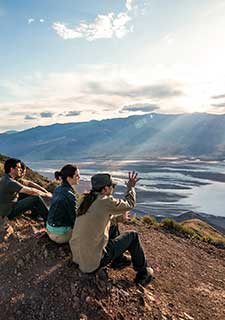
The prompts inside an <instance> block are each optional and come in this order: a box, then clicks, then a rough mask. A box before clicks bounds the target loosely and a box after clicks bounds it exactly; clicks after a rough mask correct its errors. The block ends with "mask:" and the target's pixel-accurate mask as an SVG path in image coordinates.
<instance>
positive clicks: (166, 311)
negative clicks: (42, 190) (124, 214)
mask: <svg viewBox="0 0 225 320" xmlns="http://www.w3.org/2000/svg"><path fill="white" fill-rule="evenodd" d="M35 229H40V224H37V223H35V222H32V221H30V220H29V219H20V220H17V221H14V222H10V225H8V226H7V232H5V231H1V242H0V319H2V320H5V319H7V320H34V319H35V320H41V319H42V320H45V319H48V320H62V319H65V320H76V319H83V320H84V319H95V320H96V319H97V320H98V319H104V320H108V319H119V320H122V319H126V320H127V319H139V320H141V319H142V320H143V319H148V320H151V319H152V320H153V319H154V320H166V319H167V320H169V319H170V320H177V319H179V320H182V319H186V320H191V319H202V320H208V319H210V320H223V319H225V277H224V275H225V250H222V249H218V248H216V247H213V246H211V245H208V244H206V243H202V242H199V241H193V240H191V239H185V238H180V237H177V236H175V235H173V234H170V233H164V232H162V231H160V230H156V229H153V228H150V227H148V226H145V225H144V224H143V223H138V224H137V223H136V224H135V225H134V224H132V225H122V226H121V230H124V229H136V230H137V231H138V232H139V234H140V237H141V240H142V244H143V247H144V249H145V253H146V257H147V259H148V262H149V265H151V266H152V267H153V268H154V270H155V277H154V279H153V281H152V282H151V283H150V284H149V285H148V286H147V287H146V288H143V287H141V286H139V287H137V286H135V285H134V283H133V279H134V276H135V272H134V271H133V269H132V268H126V269H123V270H120V271H118V270H117V271H115V270H111V269H104V270H100V271H98V272H97V273H95V274H91V275H85V274H82V273H81V272H80V271H79V270H78V268H76V266H75V265H74V264H73V263H72V262H71V254H70V250H69V246H68V245H61V246H58V245H56V244H54V243H53V242H51V241H50V240H49V239H48V237H47V235H44V236H43V237H41V238H36V237H35V233H34V232H35Z"/></svg>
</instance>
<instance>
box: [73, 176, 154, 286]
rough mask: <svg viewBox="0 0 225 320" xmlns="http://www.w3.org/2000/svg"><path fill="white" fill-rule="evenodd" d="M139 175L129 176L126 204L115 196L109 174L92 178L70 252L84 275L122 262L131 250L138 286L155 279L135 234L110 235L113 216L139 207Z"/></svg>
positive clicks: (79, 215)
mask: <svg viewBox="0 0 225 320" xmlns="http://www.w3.org/2000/svg"><path fill="white" fill-rule="evenodd" d="M137 181H138V178H137V173H135V172H132V173H129V180H128V182H127V192H126V194H125V198H124V200H122V199H115V198H114V197H113V196H112V193H113V187H114V183H113V181H112V177H111V175H109V174H107V173H102V174H96V175H94V176H93V177H92V178H91V184H92V189H91V191H90V192H89V193H87V194H85V195H84V198H83V201H82V202H81V205H80V207H79V209H78V211H77V218H76V222H75V225H74V228H73V233H72V238H71V240H70V248H71V251H72V255H73V261H74V262H75V263H77V264H78V265H79V268H80V270H81V271H82V272H85V273H90V272H94V271H96V270H97V269H98V268H100V267H104V266H106V265H108V264H110V263H112V262H113V261H115V260H117V259H118V258H120V257H121V256H122V255H123V253H124V252H125V251H126V250H128V251H129V253H130V255H131V260H132V263H133V267H134V269H135V271H136V272H137V274H136V278H135V282H136V283H139V284H142V285H145V284H147V283H148V282H149V281H150V280H151V278H152V275H153V270H152V269H151V268H147V263H146V260H145V256H144V252H143V249H142V247H141V244H140V242H139V238H138V234H137V232H136V231H127V232H124V233H123V234H120V235H118V236H115V237H112V233H111V232H110V226H111V219H112V217H113V216H120V215H125V214H126V212H127V211H128V210H130V209H132V208H133V207H134V206H135V204H136V193H135V189H134V187H135V185H136V183H137Z"/></svg>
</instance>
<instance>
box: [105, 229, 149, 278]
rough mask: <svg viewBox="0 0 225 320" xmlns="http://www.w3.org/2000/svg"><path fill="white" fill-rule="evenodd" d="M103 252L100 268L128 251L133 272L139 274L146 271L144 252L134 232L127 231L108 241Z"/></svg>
mask: <svg viewBox="0 0 225 320" xmlns="http://www.w3.org/2000/svg"><path fill="white" fill-rule="evenodd" d="M105 250H106V253H105V254H104V256H103V258H102V261H101V266H105V265H107V264H109V263H110V262H111V261H113V260H115V259H117V258H118V257H119V256H121V255H122V254H123V253H124V252H125V251H126V250H128V251H129V252H130V254H131V259H132V263H133V267H134V270H135V271H137V272H139V271H142V270H144V269H146V260H145V256H144V252H143V249H142V247H141V245H140V242H139V238H138V233H137V232H136V231H127V232H124V233H123V234H121V235H119V236H118V237H116V238H115V239H111V240H109V243H108V244H107V246H106V248H105Z"/></svg>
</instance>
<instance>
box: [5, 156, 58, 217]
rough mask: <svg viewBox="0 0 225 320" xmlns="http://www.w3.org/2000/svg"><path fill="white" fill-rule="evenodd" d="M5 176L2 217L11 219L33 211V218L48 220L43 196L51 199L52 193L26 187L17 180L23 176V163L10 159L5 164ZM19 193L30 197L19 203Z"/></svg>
mask: <svg viewBox="0 0 225 320" xmlns="http://www.w3.org/2000/svg"><path fill="white" fill-rule="evenodd" d="M4 171H5V174H4V175H3V176H2V178H1V180H0V216H7V217H8V218H9V219H13V218H16V217H17V216H19V215H21V214H23V213H25V212H26V211H28V210H31V212H32V215H33V217H34V218H35V217H37V216H41V217H42V218H43V220H44V221H46V220H47V215H48V208H47V206H46V204H45V202H44V201H43V199H42V198H41V196H44V197H47V198H51V197H52V194H51V193H50V192H43V191H41V190H38V189H36V188H30V187H26V186H24V185H23V184H21V183H20V182H18V181H16V178H18V177H20V176H21V161H20V160H18V159H14V158H10V159H8V160H6V161H5V164H4ZM19 193H25V194H28V195H30V197H27V198H25V199H23V200H20V201H18V196H19Z"/></svg>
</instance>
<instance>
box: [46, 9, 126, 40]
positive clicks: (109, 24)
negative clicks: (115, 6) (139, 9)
mask: <svg viewBox="0 0 225 320" xmlns="http://www.w3.org/2000/svg"><path fill="white" fill-rule="evenodd" d="M130 20H131V18H130V17H129V16H128V14H127V13H126V12H121V13H119V14H118V15H116V16H115V14H114V13H109V14H108V15H98V16H97V17H96V19H95V21H94V22H93V23H86V22H81V23H80V25H79V26H78V27H76V28H74V29H71V28H68V27H67V26H66V25H65V24H64V23H61V22H55V23H53V25H52V28H53V29H54V30H55V31H56V32H57V34H58V35H59V36H60V37H61V38H63V39H65V40H68V39H76V38H85V39H86V40H88V41H93V40H96V39H107V38H112V37H116V38H123V37H124V36H125V35H126V34H127V33H128V32H131V31H132V28H131V27H128V26H127V24H128V22H129V21H130Z"/></svg>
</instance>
